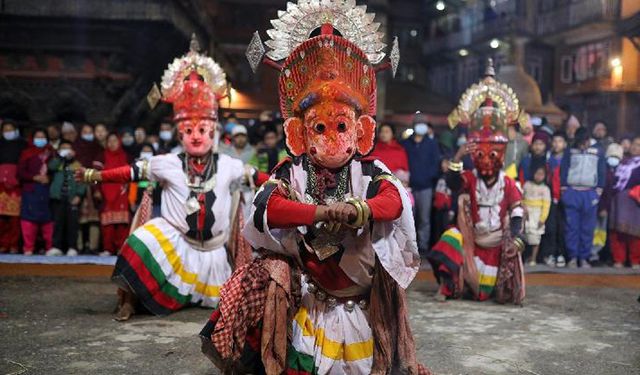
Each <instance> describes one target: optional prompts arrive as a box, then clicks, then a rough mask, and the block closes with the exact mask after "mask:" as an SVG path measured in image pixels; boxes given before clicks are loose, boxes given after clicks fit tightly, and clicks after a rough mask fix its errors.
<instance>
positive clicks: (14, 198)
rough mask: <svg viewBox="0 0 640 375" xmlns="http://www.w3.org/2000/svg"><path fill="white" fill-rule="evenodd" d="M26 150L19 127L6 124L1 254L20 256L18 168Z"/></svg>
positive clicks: (0, 180) (1, 153) (0, 146)
mask: <svg viewBox="0 0 640 375" xmlns="http://www.w3.org/2000/svg"><path fill="white" fill-rule="evenodd" d="M26 147H27V143H26V142H25V141H24V140H23V139H22V138H20V134H19V133H18V128H17V127H16V123H15V122H13V121H11V120H5V121H4V122H3V123H2V137H0V253H5V252H7V251H9V252H11V253H17V252H18V243H19V241H20V195H21V194H20V183H19V182H18V171H17V167H18V159H19V158H20V154H21V153H22V150H24V149H25V148H26Z"/></svg>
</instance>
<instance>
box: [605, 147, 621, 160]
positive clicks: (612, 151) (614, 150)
mask: <svg viewBox="0 0 640 375" xmlns="http://www.w3.org/2000/svg"><path fill="white" fill-rule="evenodd" d="M623 156H624V150H623V149H622V146H621V145H619V144H617V143H612V144H610V145H609V147H607V157H615V158H618V159H620V160H622V157H623Z"/></svg>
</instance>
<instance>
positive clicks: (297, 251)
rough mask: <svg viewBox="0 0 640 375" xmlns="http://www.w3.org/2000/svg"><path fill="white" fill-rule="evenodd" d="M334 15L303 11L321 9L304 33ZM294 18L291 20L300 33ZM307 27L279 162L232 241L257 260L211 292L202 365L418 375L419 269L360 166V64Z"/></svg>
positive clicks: (286, 83) (325, 29) (363, 67)
mask: <svg viewBox="0 0 640 375" xmlns="http://www.w3.org/2000/svg"><path fill="white" fill-rule="evenodd" d="M339 4H342V3H337V2H336V3H317V4H315V6H317V7H327V8H326V9H323V12H322V14H323V17H322V19H320V17H315V22H322V21H326V22H332V19H331V15H332V14H333V13H332V9H331V7H336V6H340V5H339ZM290 5H292V4H290ZM308 5H309V6H311V7H313V6H314V4H312V3H309V4H308ZM289 8H296V9H298V8H297V6H291V7H289ZM306 10H308V8H300V12H297V11H296V12H295V13H292V14H291V16H294V17H295V15H296V14H302V16H303V17H304V16H306V17H307V18H305V20H311V21H310V22H314V21H313V20H314V17H308V15H305V14H304V12H305V11H306ZM284 13H285V14H283V17H288V16H289V15H288V14H287V12H284ZM342 14H350V12H344V13H339V15H342ZM371 19H373V17H371ZM274 24H275V23H274ZM351 24H353V25H356V24H359V22H353V23H350V22H344V23H343V24H342V25H343V26H345V27H348V25H351ZM365 24H366V23H365ZM315 27H317V29H318V30H317V31H320V35H319V36H316V37H312V38H311V39H308V40H306V41H303V42H301V43H300V44H298V45H294V46H293V47H292V48H293V50H291V51H288V54H289V58H287V59H286V60H285V62H284V64H283V66H282V70H281V71H282V73H281V75H280V94H281V110H282V113H283V115H284V117H285V118H286V119H287V120H286V122H285V125H284V130H285V135H286V144H287V147H288V149H289V152H290V153H291V155H292V156H293V158H291V159H287V160H286V161H284V162H283V163H281V164H280V165H279V166H278V167H277V168H276V170H275V171H274V174H273V175H272V179H271V180H270V181H269V182H268V183H267V184H265V185H264V186H263V188H262V189H261V190H260V191H259V192H258V194H257V195H256V197H255V199H254V204H253V206H254V207H253V210H252V215H251V217H250V218H249V220H248V221H247V224H246V226H245V229H244V234H245V238H246V239H247V240H248V241H249V242H250V243H251V245H252V246H254V247H255V248H257V249H260V251H261V252H262V257H260V258H258V259H256V260H255V261H254V262H253V263H251V264H249V265H247V266H245V267H243V268H241V269H239V270H237V271H236V272H235V273H234V275H233V276H232V277H231V279H230V280H229V281H228V282H227V283H226V284H225V286H224V288H223V290H222V295H221V301H220V306H219V308H218V309H217V310H216V311H214V313H213V314H212V316H211V318H210V321H209V322H208V323H207V325H206V326H205V327H204V329H203V330H202V332H201V336H202V340H203V352H204V353H205V354H206V355H207V356H208V357H209V358H210V359H211V360H212V361H213V362H214V364H215V365H216V366H218V367H219V368H220V369H222V370H223V371H224V373H234V374H235V373H253V374H260V373H266V374H281V373H284V372H287V373H296V374H312V373H313V374H345V373H349V374H388V373H394V374H396V373H403V374H419V373H422V374H424V373H428V371H427V370H426V369H425V368H424V367H423V366H421V365H418V363H417V361H416V357H415V345H414V341H413V336H412V334H411V330H410V327H409V322H408V313H407V302H406V298H405V292H404V289H405V288H406V287H407V286H408V285H409V283H410V282H411V281H412V280H413V278H414V276H415V275H416V273H417V271H418V267H419V264H420V258H419V255H418V252H417V246H416V240H415V229H414V222H413V216H412V213H411V204H410V201H409V196H408V193H407V191H406V190H405V189H404V188H403V186H402V184H401V183H400V181H399V180H397V179H396V178H395V177H394V176H393V175H392V174H391V173H390V172H389V170H388V169H387V168H386V167H385V166H384V165H383V164H382V163H380V162H378V161H373V160H369V159H366V158H364V155H366V154H368V153H369V152H370V151H371V149H372V148H373V143H374V136H375V126H376V124H375V120H374V119H373V118H372V117H371V116H372V115H373V114H375V90H376V80H375V72H374V67H373V66H372V65H371V62H370V61H371V56H368V55H367V54H365V53H364V52H363V51H362V50H361V49H360V48H359V47H358V46H357V45H355V44H354V43H352V42H350V41H348V40H346V39H345V38H342V37H340V36H338V35H336V34H338V33H337V32H336V31H337V30H334V29H333V25H332V24H329V23H327V24H324V25H320V24H317V25H316V26H315ZM362 30H363V31H364V30H367V27H366V26H363V28H362ZM308 31H309V33H308V35H312V31H313V30H308ZM339 31H340V34H341V35H355V34H357V33H359V32H360V31H359V30H354V33H346V31H348V30H339ZM305 32H306V31H305ZM270 35H274V34H270ZM280 42H282V41H280ZM267 44H268V45H271V44H269V43H267ZM275 44H278V43H273V45H275ZM284 44H285V43H282V45H284ZM301 56H303V58H300V57H301ZM272 63H273V62H272Z"/></svg>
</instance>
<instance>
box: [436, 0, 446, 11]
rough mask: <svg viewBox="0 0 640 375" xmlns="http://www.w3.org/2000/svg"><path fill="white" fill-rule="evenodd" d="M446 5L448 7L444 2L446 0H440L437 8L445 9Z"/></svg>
mask: <svg viewBox="0 0 640 375" xmlns="http://www.w3.org/2000/svg"><path fill="white" fill-rule="evenodd" d="M446 7H447V6H446V5H445V4H444V1H442V0H439V1H438V2H437V3H436V9H437V10H441V11H442V10H444V8H446Z"/></svg>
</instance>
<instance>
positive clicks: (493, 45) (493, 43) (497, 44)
mask: <svg viewBox="0 0 640 375" xmlns="http://www.w3.org/2000/svg"><path fill="white" fill-rule="evenodd" d="M489 47H491V48H493V49H496V48H498V47H500V41H499V40H498V39H491V42H489Z"/></svg>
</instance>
